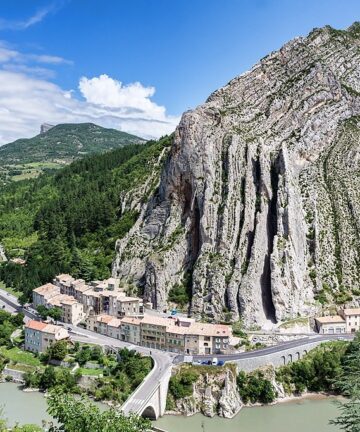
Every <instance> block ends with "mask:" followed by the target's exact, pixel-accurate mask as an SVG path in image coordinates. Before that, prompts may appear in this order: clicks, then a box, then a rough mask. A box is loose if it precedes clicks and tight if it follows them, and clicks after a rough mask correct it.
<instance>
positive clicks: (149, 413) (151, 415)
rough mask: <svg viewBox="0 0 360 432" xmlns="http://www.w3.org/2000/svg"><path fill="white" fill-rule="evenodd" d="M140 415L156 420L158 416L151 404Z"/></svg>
mask: <svg viewBox="0 0 360 432" xmlns="http://www.w3.org/2000/svg"><path fill="white" fill-rule="evenodd" d="M141 417H144V418H148V419H150V420H156V419H157V418H158V417H159V416H158V415H157V414H156V411H155V408H154V407H153V406H152V405H148V406H147V407H146V408H145V409H144V411H143V412H142V414H141Z"/></svg>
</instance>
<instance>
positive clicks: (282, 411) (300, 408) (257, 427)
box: [155, 398, 340, 432]
mask: <svg viewBox="0 0 360 432" xmlns="http://www.w3.org/2000/svg"><path fill="white" fill-rule="evenodd" d="M337 414H338V409H337V407H336V406H335V403H334V399H330V398H327V399H320V400H319V399H316V400H314V399H302V400H298V401H296V402H286V403H280V404H277V405H271V406H262V407H254V408H243V409H242V410H241V411H240V413H239V414H238V415H237V416H236V417H234V418H233V419H231V420H228V419H223V418H220V417H214V418H211V419H210V418H208V417H204V416H202V415H199V414H197V415H194V416H192V417H183V416H165V417H163V418H161V419H159V420H158V421H157V422H155V424H156V426H158V427H159V428H161V429H165V430H166V431H168V432H184V431H188V432H219V431H224V432H225V431H226V432H264V431H266V432H290V431H291V432H304V431H311V432H313V431H314V432H338V431H340V429H339V428H337V427H335V426H332V425H329V420H330V419H332V418H334V417H336V415H337Z"/></svg>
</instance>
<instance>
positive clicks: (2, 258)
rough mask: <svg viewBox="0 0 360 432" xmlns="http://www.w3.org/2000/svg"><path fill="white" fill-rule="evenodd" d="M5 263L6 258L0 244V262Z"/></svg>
mask: <svg viewBox="0 0 360 432" xmlns="http://www.w3.org/2000/svg"><path fill="white" fill-rule="evenodd" d="M5 261H7V257H6V255H5V249H4V246H3V245H1V244H0V262H5Z"/></svg>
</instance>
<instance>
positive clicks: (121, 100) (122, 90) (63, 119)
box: [0, 69, 179, 144]
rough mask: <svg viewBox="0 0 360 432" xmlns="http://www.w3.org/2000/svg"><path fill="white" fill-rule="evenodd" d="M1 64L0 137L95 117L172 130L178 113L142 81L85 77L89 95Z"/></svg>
mask: <svg viewBox="0 0 360 432" xmlns="http://www.w3.org/2000/svg"><path fill="white" fill-rule="evenodd" d="M26 72H27V71H24V72H23V73H20V72H18V71H13V70H12V71H10V70H4V69H3V70H1V69H0V143H1V144H4V143H7V142H11V141H13V140H15V139H17V138H23V137H31V136H34V135H36V134H37V133H39V127H40V124H41V123H45V122H49V123H52V124H58V123H73V122H74V123H76V122H93V123H96V124H99V125H101V126H104V127H112V128H116V129H119V130H123V131H126V132H129V133H133V134H136V135H139V136H142V137H145V138H151V137H159V136H161V135H164V134H166V133H170V132H172V131H173V130H174V129H175V127H176V125H177V123H178V121H179V118H178V117H174V116H168V115H167V114H166V110H165V108H164V107H163V106H159V105H157V104H156V103H154V102H153V101H151V99H150V98H151V97H152V96H153V94H154V92H155V89H154V88H153V87H144V86H143V85H142V84H141V83H132V84H128V85H123V84H122V83H121V82H120V81H117V80H115V79H112V78H111V77H109V76H107V75H100V76H99V77H94V78H86V77H82V78H81V79H80V83H79V89H80V92H81V94H82V95H83V97H84V99H85V100H80V99H79V98H76V97H75V96H74V95H73V93H72V91H71V90H70V91H69V90H63V89H61V88H60V87H59V86H57V85H55V84H53V83H51V82H49V81H47V80H46V79H43V78H39V77H34V76H31V75H29V74H27V73H26Z"/></svg>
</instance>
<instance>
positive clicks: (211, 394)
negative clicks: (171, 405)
mask: <svg viewBox="0 0 360 432" xmlns="http://www.w3.org/2000/svg"><path fill="white" fill-rule="evenodd" d="M242 405H243V404H242V402H241V399H240V395H239V392H238V390H237V385H236V370H235V368H232V367H225V368H223V369H219V370H218V371H216V372H214V371H211V372H209V373H201V374H199V377H198V379H197V381H196V382H195V383H194V384H193V394H192V396H188V397H185V398H183V399H179V400H177V401H175V409H174V411H175V412H177V413H181V414H184V415H187V416H189V415H193V414H196V413H199V412H200V413H202V414H203V415H205V416H207V417H214V416H215V415H218V416H220V417H225V418H232V417H234V416H235V415H236V414H237V413H238V412H239V411H240V409H241V407H242Z"/></svg>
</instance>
